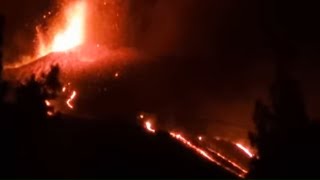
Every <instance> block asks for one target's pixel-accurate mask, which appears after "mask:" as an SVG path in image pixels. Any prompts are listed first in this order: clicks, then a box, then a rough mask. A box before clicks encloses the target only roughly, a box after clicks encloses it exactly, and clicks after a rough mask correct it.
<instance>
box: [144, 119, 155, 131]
mask: <svg viewBox="0 0 320 180" xmlns="http://www.w3.org/2000/svg"><path fill="white" fill-rule="evenodd" d="M145 126H146V129H147V130H148V131H149V132H152V133H155V132H156V130H155V129H153V128H152V124H151V122H150V121H147V122H146V123H145Z"/></svg>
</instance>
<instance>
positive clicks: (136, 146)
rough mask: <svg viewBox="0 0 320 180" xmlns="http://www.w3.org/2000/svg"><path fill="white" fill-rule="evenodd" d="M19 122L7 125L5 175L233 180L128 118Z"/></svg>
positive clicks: (190, 152)
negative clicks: (217, 179) (127, 119)
mask: <svg viewBox="0 0 320 180" xmlns="http://www.w3.org/2000/svg"><path fill="white" fill-rule="evenodd" d="M19 121H20V120H16V119H12V122H10V123H3V126H2V128H3V131H2V135H3V136H2V137H5V138H3V139H2V144H3V146H2V150H1V151H2V152H1V153H2V154H1V157H2V158H3V160H2V161H1V163H2V172H1V174H0V176H2V177H20V178H21V177H23V178H26V177H28V178H85V177H87V178H234V177H233V176H232V175H231V174H229V173H227V172H225V171H224V170H223V169H221V168H220V167H218V166H215V165H213V164H211V163H210V162H208V161H207V160H205V159H203V158H202V157H200V156H199V155H198V154H195V152H193V151H190V150H189V149H187V148H185V146H184V145H182V144H180V143H179V142H178V141H176V140H174V139H172V138H171V137H170V136H169V135H168V134H167V133H165V132H160V133H158V134H149V133H147V132H146V131H145V129H144V128H143V127H141V126H140V125H139V124H138V123H129V121H126V120H123V119H114V120H112V121H108V120H103V121H98V120H92V119H76V118H70V117H58V118H52V119H49V120H48V122H45V123H40V124H41V125H40V124H39V126H34V125H32V123H31V124H28V123H22V124H20V125H19V126H16V125H17V124H15V123H14V122H19ZM23 121H28V120H23ZM20 122H21V121H20ZM131 122H135V121H134V119H132V121H131ZM5 127H6V128H5ZM10 127H11V128H10ZM12 127H15V128H12ZM13 129H14V131H12V130H13Z"/></svg>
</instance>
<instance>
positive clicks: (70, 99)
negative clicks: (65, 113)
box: [67, 91, 77, 109]
mask: <svg viewBox="0 0 320 180" xmlns="http://www.w3.org/2000/svg"><path fill="white" fill-rule="evenodd" d="M76 95H77V92H76V91H73V92H72V94H71V96H70V98H69V99H68V100H67V105H68V107H69V108H70V109H73V108H74V106H73V105H72V104H71V103H72V101H73V99H74V98H75V97H76Z"/></svg>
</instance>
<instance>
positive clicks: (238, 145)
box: [236, 143, 254, 158]
mask: <svg viewBox="0 0 320 180" xmlns="http://www.w3.org/2000/svg"><path fill="white" fill-rule="evenodd" d="M236 145H237V147H238V148H239V149H241V150H242V151H243V152H244V153H246V154H247V155H248V156H249V157H250V158H253V157H254V154H253V153H251V152H250V150H249V149H248V148H246V147H244V146H243V145H242V144H240V143H237V144H236Z"/></svg>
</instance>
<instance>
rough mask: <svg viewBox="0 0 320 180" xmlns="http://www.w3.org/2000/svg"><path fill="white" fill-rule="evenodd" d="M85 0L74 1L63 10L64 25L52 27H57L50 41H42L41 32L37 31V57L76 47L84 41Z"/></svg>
mask: <svg viewBox="0 0 320 180" xmlns="http://www.w3.org/2000/svg"><path fill="white" fill-rule="evenodd" d="M86 12H87V2H86V0H78V1H75V2H74V3H73V4H71V5H70V6H67V8H66V9H65V10H64V19H65V20H66V22H65V25H64V26H61V27H53V28H54V29H57V30H56V32H55V33H54V34H53V37H52V38H50V39H52V41H51V42H44V38H43V37H42V33H41V32H39V29H37V31H38V39H39V48H38V53H37V56H38V57H42V56H45V55H47V54H49V53H51V52H63V51H67V50H70V49H72V48H74V47H77V46H79V45H81V44H83V43H84V41H85V29H86V27H85V25H86Z"/></svg>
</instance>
